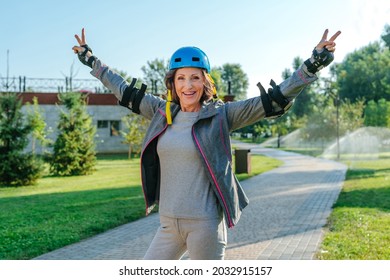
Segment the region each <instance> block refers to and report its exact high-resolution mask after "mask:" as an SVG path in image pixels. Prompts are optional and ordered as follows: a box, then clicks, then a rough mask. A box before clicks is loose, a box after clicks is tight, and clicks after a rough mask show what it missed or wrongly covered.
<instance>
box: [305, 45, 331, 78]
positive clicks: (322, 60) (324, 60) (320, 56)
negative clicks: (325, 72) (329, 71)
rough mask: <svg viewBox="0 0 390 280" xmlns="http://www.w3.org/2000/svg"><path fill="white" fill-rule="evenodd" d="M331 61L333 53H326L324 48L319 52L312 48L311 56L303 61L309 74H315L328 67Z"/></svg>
mask: <svg viewBox="0 0 390 280" xmlns="http://www.w3.org/2000/svg"><path fill="white" fill-rule="evenodd" d="M333 60H334V55H333V52H330V51H328V50H327V49H326V48H323V49H322V50H321V51H317V49H316V48H314V50H313V54H312V56H311V57H310V58H309V59H307V60H306V61H305V65H306V67H307V70H308V71H309V72H310V73H312V74H315V73H316V72H318V71H319V70H321V69H322V68H324V67H326V66H328V65H329V64H330V63H331V62H332V61H333Z"/></svg>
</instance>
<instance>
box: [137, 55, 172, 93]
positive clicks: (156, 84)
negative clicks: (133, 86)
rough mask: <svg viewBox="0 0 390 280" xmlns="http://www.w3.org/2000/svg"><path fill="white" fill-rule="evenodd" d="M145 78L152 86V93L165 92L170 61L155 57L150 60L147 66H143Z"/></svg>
mask: <svg viewBox="0 0 390 280" xmlns="http://www.w3.org/2000/svg"><path fill="white" fill-rule="evenodd" d="M141 70H142V72H143V73H144V77H143V79H144V80H145V82H146V84H147V85H148V86H151V93H153V94H156V95H157V94H162V93H163V92H165V90H166V88H165V84H164V77H165V74H166V72H167V71H168V63H167V62H166V61H165V60H164V59H158V58H156V59H154V60H152V61H148V62H147V64H146V66H142V68H141Z"/></svg>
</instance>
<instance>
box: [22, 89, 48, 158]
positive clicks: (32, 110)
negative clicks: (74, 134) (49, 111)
mask: <svg viewBox="0 0 390 280" xmlns="http://www.w3.org/2000/svg"><path fill="white" fill-rule="evenodd" d="M26 105H27V120H28V122H29V123H30V124H31V126H32V135H31V136H32V139H31V150H32V153H33V154H35V152H36V143H37V141H38V142H39V143H40V144H41V147H42V148H44V147H46V146H48V145H50V144H51V143H52V141H51V140H50V139H48V138H47V135H46V132H47V131H46V122H45V120H44V118H43V116H42V110H41V108H40V107H39V105H38V98H37V97H36V96H34V98H33V104H30V103H27V104H26ZM43 152H44V150H43Z"/></svg>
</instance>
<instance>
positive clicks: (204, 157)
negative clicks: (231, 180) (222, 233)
mask: <svg viewBox="0 0 390 280" xmlns="http://www.w3.org/2000/svg"><path fill="white" fill-rule="evenodd" d="M192 135H193V136H194V139H195V142H196V145H197V146H198V148H199V151H200V153H201V154H202V157H203V159H204V161H205V162H206V165H207V169H208V170H209V172H210V174H211V177H212V178H213V181H214V184H215V186H216V187H217V190H218V193H219V195H220V197H221V199H222V203H223V206H224V208H225V210H226V214H227V219H228V224H229V225H228V226H229V228H232V227H233V226H234V225H233V222H232V218H231V217H230V213H229V210H228V207H227V204H226V201H225V198H224V197H223V195H222V191H221V188H220V187H219V185H218V182H217V179H216V178H215V175H214V173H213V171H212V170H211V167H210V164H209V162H208V161H207V158H206V156H205V154H204V153H203V150H202V148H201V147H200V144H199V141H198V138H196V135H195V130H194V127H192Z"/></svg>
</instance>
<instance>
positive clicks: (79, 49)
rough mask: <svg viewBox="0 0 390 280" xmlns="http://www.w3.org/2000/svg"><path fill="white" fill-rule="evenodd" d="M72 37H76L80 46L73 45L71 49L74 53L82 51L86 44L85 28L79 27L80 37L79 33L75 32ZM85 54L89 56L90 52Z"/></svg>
mask: <svg viewBox="0 0 390 280" xmlns="http://www.w3.org/2000/svg"><path fill="white" fill-rule="evenodd" d="M74 37H75V38H76V40H77V42H78V43H79V45H80V46H74V47H73V48H72V50H73V51H74V53H83V52H84V51H85V46H86V45H87V40H86V39H85V30H84V28H83V29H81V39H80V37H79V35H77V34H75V35H74ZM86 55H87V56H91V55H92V53H87V54H86Z"/></svg>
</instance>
